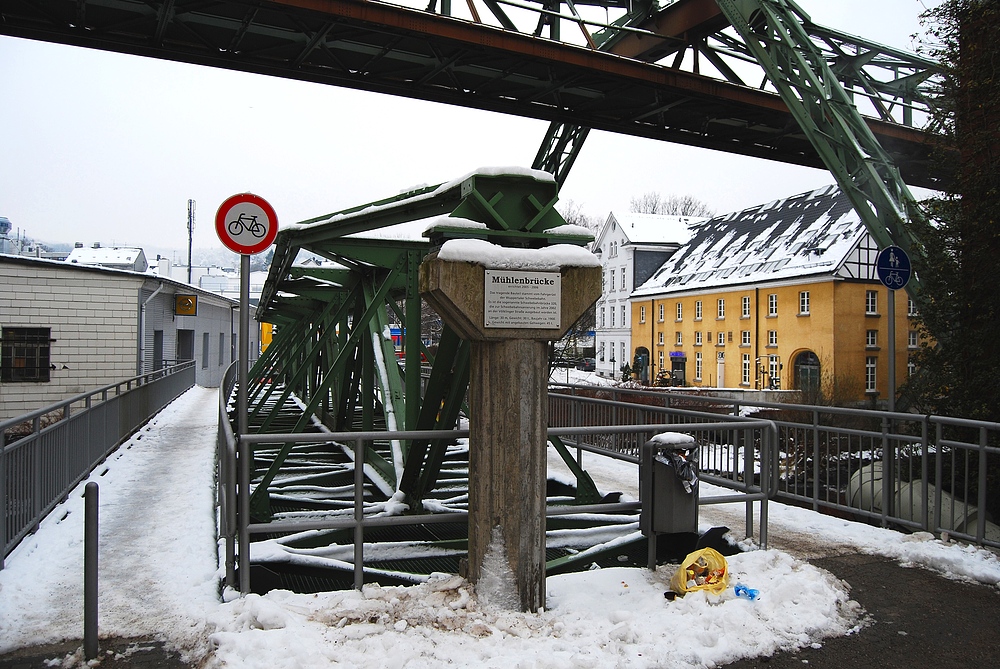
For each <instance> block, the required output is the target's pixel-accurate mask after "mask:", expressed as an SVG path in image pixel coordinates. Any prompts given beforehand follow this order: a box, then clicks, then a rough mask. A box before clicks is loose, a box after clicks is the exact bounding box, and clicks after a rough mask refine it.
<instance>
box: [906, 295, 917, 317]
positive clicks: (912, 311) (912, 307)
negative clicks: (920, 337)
mask: <svg viewBox="0 0 1000 669" xmlns="http://www.w3.org/2000/svg"><path fill="white" fill-rule="evenodd" d="M906 315H907V316H909V317H911V318H912V317H914V316H916V315H917V304H916V302H914V301H913V300H912V299H911V298H909V297H908V298H906Z"/></svg>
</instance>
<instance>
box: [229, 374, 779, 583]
mask: <svg viewBox="0 0 1000 669" xmlns="http://www.w3.org/2000/svg"><path fill="white" fill-rule="evenodd" d="M234 369H235V368H231V369H230V370H228V371H227V374H226V380H225V381H224V383H223V385H222V387H221V389H220V395H219V479H220V485H219V491H220V494H219V503H220V518H221V519H222V524H221V528H220V530H221V532H220V534H221V536H222V539H223V541H224V544H225V555H226V562H225V564H226V580H225V583H226V585H227V586H228V587H233V588H236V587H238V588H239V590H240V592H243V593H247V592H249V591H250V550H249V544H250V537H251V536H253V535H259V534H283V533H292V532H304V531H313V530H331V529H352V530H353V531H354V563H353V570H354V585H355V587H356V588H359V589H360V588H361V586H362V584H363V580H364V533H365V530H366V529H369V528H374V527H385V526H399V525H409V524H431V523H449V522H456V521H459V522H465V521H466V520H467V519H468V513H467V512H452V513H435V514H415V515H406V516H399V515H393V516H386V515H372V514H369V515H366V514H365V507H364V502H363V492H364V471H363V470H364V453H365V449H366V447H368V446H370V445H371V443H372V442H373V441H392V440H410V439H423V440H427V439H432V440H433V439H461V438H467V437H468V436H469V432H468V430H436V431H394V432H388V431H378V432H336V433H335V432H321V433H305V434H303V433H296V434H248V435H242V436H238V435H236V434H234V432H233V429H232V423H231V420H230V417H229V412H228V406H229V404H230V402H231V399H232V397H233V386H234V383H235V372H234V371H233V370H234ZM678 417H682V416H681V414H680V413H678ZM686 418H691V419H692V420H677V421H675V422H674V424H669V423H668V422H667V421H654V422H653V423H650V424H632V425H628V424H626V425H605V426H574V427H570V426H566V427H550V429H549V430H548V435H549V437H558V438H560V439H563V440H564V441H567V442H569V443H573V444H575V445H576V446H577V447H578V448H579V449H589V450H591V451H592V452H595V453H599V454H601V455H602V456H607V457H617V458H619V459H624V460H629V461H631V462H634V463H636V464H638V459H637V458H632V457H631V456H628V455H622V454H620V453H617V454H616V453H612V452H610V451H608V450H605V449H601V448H593V447H589V446H587V445H586V443H585V441H586V440H587V439H588V438H590V437H593V435H594V434H595V433H598V432H599V433H601V434H605V435H615V436H616V437H617V438H620V439H622V440H625V441H627V442H629V443H638V442H639V440H641V443H644V442H645V441H646V440H648V439H649V438H650V437H651V436H652V435H653V434H657V433H661V432H666V431H674V432H685V433H689V434H694V435H696V438H698V436H703V435H705V434H712V435H715V437H716V441H718V442H719V444H720V451H719V452H720V453H721V452H722V450H721V449H722V448H723V447H722V444H724V443H725V444H728V447H726V450H725V453H726V455H725V458H727V460H726V462H727V467H726V468H725V469H724V470H723V469H722V468H720V467H719V463H721V462H722V459H721V458H719V459H717V462H716V466H717V470H716V472H715V474H712V475H710V476H707V477H703V478H704V479H706V480H709V481H710V482H712V483H715V484H717V485H720V486H723V487H726V488H729V489H731V490H733V491H735V492H736V494H733V495H717V496H706V497H702V498H700V499H699V505H707V504H727V503H744V504H745V505H746V522H747V526H746V534H747V536H748V537H750V536H753V534H754V530H753V528H754V514H753V505H754V503H758V504H759V505H760V509H761V513H760V542H761V544H762V545H765V546H766V543H767V500H768V498H769V497H770V496H772V495H773V492H774V491H773V476H772V475H771V472H772V471H773V462H774V457H773V453H774V443H775V439H776V437H777V429H776V427H775V425H774V424H773V423H771V422H770V421H767V420H749V419H740V418H732V417H725V416H723V417H716V418H721V420H714V421H709V422H706V421H704V420H702V421H696V420H693V418H695V416H687V417H686ZM276 443H295V444H316V443H339V444H353V457H354V460H355V462H354V505H353V508H352V513H351V515H350V516H347V515H346V514H344V515H340V516H332V515H331V516H327V517H325V518H314V519H308V520H302V519H284V520H276V521H272V522H268V523H251V522H250V509H249V498H250V493H251V492H252V490H251V472H250V467H251V462H252V459H253V455H252V453H253V448H254V446H255V445H258V444H268V445H273V444H276ZM748 444H753V447H752V448H747V447H746V445H748ZM737 453H739V454H740V455H741V457H742V459H740V458H737V457H736V454H737ZM744 472H756V473H757V477H756V480H755V477H754V476H745V475H744ZM637 477H638V473H637ZM637 482H638V480H637ZM640 509H641V501H640V502H624V503H611V504H590V505H566V506H552V507H549V508H548V509H547V511H546V514H547V515H550V516H553V515H566V514H576V513H630V512H631V513H634V512H638V511H639V510H640Z"/></svg>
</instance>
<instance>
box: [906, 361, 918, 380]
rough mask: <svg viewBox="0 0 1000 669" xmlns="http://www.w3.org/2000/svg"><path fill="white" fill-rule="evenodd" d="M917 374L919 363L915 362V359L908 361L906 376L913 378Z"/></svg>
mask: <svg viewBox="0 0 1000 669" xmlns="http://www.w3.org/2000/svg"><path fill="white" fill-rule="evenodd" d="M916 373H917V363H915V362H913V358H910V359H908V360H907V361H906V375H907V376H908V377H909V376H913V375H914V374H916Z"/></svg>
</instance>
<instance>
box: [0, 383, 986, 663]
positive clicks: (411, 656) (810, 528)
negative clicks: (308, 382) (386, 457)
mask: <svg viewBox="0 0 1000 669" xmlns="http://www.w3.org/2000/svg"><path fill="white" fill-rule="evenodd" d="M215 392H216V391H215V390H210V389H204V388H193V389H192V390H190V391H188V392H187V393H185V394H184V395H183V396H182V397H181V398H179V399H178V400H177V401H175V402H174V403H172V404H171V405H170V406H169V407H167V408H166V409H165V410H164V411H163V412H162V413H161V414H160V415H159V416H157V417H156V418H155V419H154V420H153V421H151V422H150V423H149V424H148V425H147V426H145V427H144V428H143V429H142V430H141V431H140V432H139V433H138V434H136V435H135V437H134V438H133V439H131V440H130V441H129V442H128V443H127V444H126V445H125V446H123V447H122V448H121V449H120V450H119V451H117V452H116V453H115V454H114V455H113V456H112V457H111V458H109V459H108V461H107V462H106V463H105V465H103V466H101V467H99V468H98V469H97V470H96V471H95V472H94V474H93V476H91V478H90V480H93V481H96V482H97V483H98V484H99V485H100V537H101V555H100V581H101V585H100V629H101V634H102V635H116V636H138V635H152V636H155V637H158V638H161V639H163V640H164V641H165V642H166V643H167V645H168V647H171V648H174V649H177V650H178V651H180V652H181V654H182V655H183V656H184V657H185V658H186V659H189V660H192V661H204V662H205V665H206V666H208V667H221V666H230V667H248V668H256V667H262V668H263V667H268V668H275V667H277V668H280V667H296V668H308V667H328V666H331V665H332V666H337V667H344V668H352V667H358V668H360V667H365V668H375V667H387V668H388V667H399V668H403V667H408V668H418V667H428V668H429V667H435V668H436V667H440V666H443V665H456V666H460V665H465V666H480V667H498V668H499V667H504V668H508V667H524V668H528V667H531V668H534V669H562V668H565V669H570V668H572V669H578V668H581V667H584V668H586V667H595V668H596V667H600V668H601V669H604V668H607V667H621V668H626V667H628V668H641V667H682V666H683V667H692V666H693V667H697V666H702V667H708V666H714V665H719V664H724V663H727V662H730V661H733V660H736V659H738V658H741V657H752V656H760V655H768V654H771V653H773V652H774V651H776V650H779V649H790V648H796V647H803V646H808V645H815V644H821V643H822V642H823V640H824V639H825V638H829V637H831V636H839V635H844V634H849V633H851V631H852V630H856V629H857V628H858V627H859V626H860V625H862V624H863V622H862V620H863V616H862V613H863V612H862V611H860V608H859V606H858V605H857V604H856V603H855V602H853V601H852V600H851V598H850V592H849V589H848V586H847V585H846V584H844V583H842V582H840V581H839V580H838V579H836V578H835V577H834V576H832V575H831V574H829V573H828V572H825V571H824V570H822V569H819V568H817V567H814V566H812V565H810V564H809V563H808V562H807V561H806V560H807V559H809V558H812V557H818V556H822V555H834V554H843V553H852V552H853V553H857V552H862V553H870V554H878V555H884V556H887V557H890V558H893V559H897V560H899V561H900V562H902V563H905V564H911V565H917V566H923V567H927V568H932V569H936V570H939V571H942V572H943V573H945V574H946V575H948V576H951V577H954V578H962V579H973V580H977V581H980V582H984V583H988V584H991V585H994V586H996V585H998V584H1000V561H998V559H997V558H996V556H995V555H994V554H993V553H991V552H989V551H986V550H982V549H976V548H972V547H968V546H962V545H957V544H946V543H942V542H940V541H938V540H936V539H934V538H933V537H932V536H930V535H927V534H918V535H909V536H907V535H901V534H897V533H894V532H891V531H888V530H881V529H878V528H873V527H869V526H866V525H859V524H857V523H851V522H848V521H844V520H840V519H835V518H829V517H825V516H820V515H818V514H814V513H812V512H809V511H806V510H803V509H798V508H793V507H786V506H784V505H781V504H773V503H772V504H771V505H770V507H769V520H770V522H769V537H770V547H769V549H768V550H750V551H748V552H745V553H741V554H739V555H735V556H731V557H730V558H728V561H729V569H730V573H731V586H730V587H729V588H728V589H727V590H726V591H725V592H724V593H723V594H722V595H719V596H714V595H708V594H706V593H704V592H695V593H689V594H688V595H686V596H684V597H683V598H677V599H674V600H673V601H670V600H668V599H666V598H665V597H664V592H665V591H666V590H667V589H668V588H669V582H670V578H671V577H672V576H673V572H674V569H673V568H671V567H667V566H664V567H660V568H659V569H657V570H656V571H655V572H652V571H648V570H646V569H633V568H614V569H595V570H591V571H587V572H583V573H577V574H567V575H562V576H553V577H550V578H549V579H548V581H547V592H548V601H547V607H546V608H545V610H543V611H540V612H538V613H534V614H530V613H520V612H515V611H508V610H502V609H497V608H491V607H489V606H486V605H484V604H482V603H480V601H479V600H478V599H477V597H476V595H475V593H474V591H473V589H472V588H471V587H470V585H469V584H468V583H466V582H465V581H464V580H462V579H461V578H459V577H456V576H450V575H440V576H439V577H434V578H432V579H431V580H430V581H429V582H426V583H423V584H420V585H416V586H411V587H378V586H374V585H372V586H366V587H365V588H364V590H363V591H362V592H355V591H348V592H332V593H324V594H318V595H297V594H293V593H290V592H285V591H278V592H271V593H269V594H268V595H266V596H264V597H260V596H257V595H250V596H247V597H243V598H240V597H238V596H235V595H234V593H226V596H225V597H224V598H222V599H220V597H219V596H218V579H219V575H220V572H219V558H218V552H217V550H216V544H215V514H214V510H213V485H214V440H215V419H216V410H217V409H216V406H217V404H216V395H215ZM584 465H585V467H586V468H587V469H588V471H589V472H590V474H591V476H592V477H593V478H594V480H595V482H596V483H597V485H598V487H599V488H601V490H602V491H605V492H610V491H621V492H622V493H623V494H624V498H625V499H634V498H635V497H636V496H637V487H638V476H637V473H636V469H635V467H634V466H633V465H629V464H627V463H621V462H616V461H613V460H609V459H606V458H601V457H599V456H593V455H586V456H585V462H584ZM550 467H551V469H552V470H553V471H555V470H559V469H561V468H562V464H561V463H559V462H551V463H550ZM702 485H703V486H704V487H703V489H702V490H701V495H702V497H706V496H708V495H711V494H713V492H715V491H713V490H712V488H711V487H710V486H707V485H705V484H704V483H703V484H702ZM82 491H83V484H81V487H80V488H79V490H78V491H76V492H75V493H74V494H72V495H71V496H70V498H69V500H68V501H67V502H65V503H64V504H63V505H61V506H60V507H59V508H57V509H56V511H55V512H54V513H52V514H51V515H50V516H49V518H47V519H46V520H45V521H44V522H43V523H42V525H41V527H40V528H39V531H38V532H36V533H35V534H34V535H32V536H30V537H28V538H27V539H26V540H25V541H24V542H22V544H21V545H20V546H19V547H18V548H17V549H16V550H15V551H14V553H13V554H12V555H11V556H10V557H9V559H8V561H7V564H6V568H5V569H4V570H2V571H0V653H3V652H6V651H9V650H12V649H15V648H20V647H24V646H29V645H36V644H43V643H55V642H59V641H63V640H67V639H79V638H80V637H81V636H82V630H83V581H82V573H83V499H82ZM743 508H744V507H743V506H742V505H731V506H725V507H720V506H709V507H704V508H703V509H702V511H701V515H700V522H701V525H702V526H703V527H704V528H706V529H707V528H708V527H712V526H716V525H727V526H729V527H731V528H733V530H734V534H738V533H739V531H740V530H742V528H743V526H742V523H743V517H744V510H743ZM737 583H742V584H745V585H747V586H748V587H750V588H753V589H755V590H757V591H759V593H760V594H759V596H758V597H757V598H756V599H755V600H749V599H746V598H743V597H737V596H736V594H735V592H734V588H733V587H732V586H733V585H735V584H737ZM223 599H224V600H226V601H223Z"/></svg>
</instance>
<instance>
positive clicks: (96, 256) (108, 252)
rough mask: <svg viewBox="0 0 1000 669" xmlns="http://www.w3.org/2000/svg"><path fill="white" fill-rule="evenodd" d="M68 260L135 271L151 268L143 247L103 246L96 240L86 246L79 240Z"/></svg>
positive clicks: (81, 263) (75, 263)
mask: <svg viewBox="0 0 1000 669" xmlns="http://www.w3.org/2000/svg"><path fill="white" fill-rule="evenodd" d="M66 262H68V263H72V264H74V265H77V264H79V265H96V266H98V267H107V268H109V269H126V270H131V271H133V272H145V271H146V270H147V269H149V263H148V262H147V261H146V254H145V253H144V252H143V250H142V249H140V248H138V247H135V246H101V243H100V242H94V244H93V246H84V245H83V244H81V243H80V242H77V243H76V244H75V246H74V248H73V250H72V251H70V252H69V255H68V256H67V257H66Z"/></svg>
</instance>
